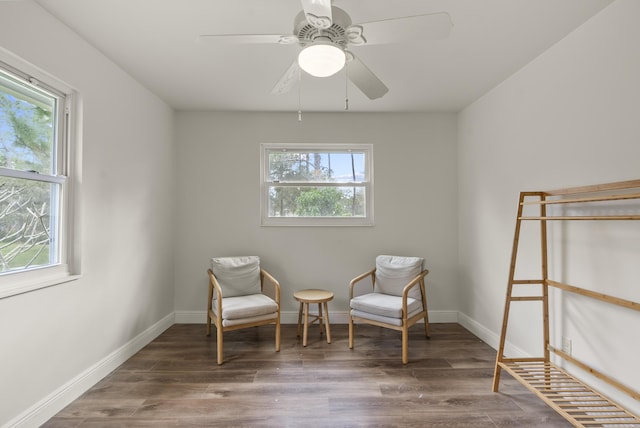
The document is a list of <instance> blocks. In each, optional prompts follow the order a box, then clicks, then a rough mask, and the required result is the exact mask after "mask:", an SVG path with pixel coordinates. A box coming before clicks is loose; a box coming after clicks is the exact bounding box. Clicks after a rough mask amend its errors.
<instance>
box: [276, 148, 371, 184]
mask: <svg viewBox="0 0 640 428" xmlns="http://www.w3.org/2000/svg"><path fill="white" fill-rule="evenodd" d="M268 156H269V171H268V174H269V177H268V180H269V181H272V182H282V183H285V182H333V183H352V182H356V183H361V182H363V181H365V180H366V170H365V154H364V153H363V152H322V151H313V152H305V151H295V152H293V151H269V152H268Z"/></svg>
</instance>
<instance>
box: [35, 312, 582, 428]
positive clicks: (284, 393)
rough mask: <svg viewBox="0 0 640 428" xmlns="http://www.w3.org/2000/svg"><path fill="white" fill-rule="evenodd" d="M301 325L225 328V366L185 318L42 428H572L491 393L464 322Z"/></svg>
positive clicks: (516, 394)
mask: <svg viewBox="0 0 640 428" xmlns="http://www.w3.org/2000/svg"><path fill="white" fill-rule="evenodd" d="M316 333H317V332H316V331H314V332H310V335H309V343H308V346H307V347H303V346H302V344H301V343H300V340H299V339H298V338H297V337H296V326H295V325H283V326H282V343H281V350H280V352H275V350H274V340H273V338H274V330H273V326H262V327H258V328H253V329H246V330H238V331H232V332H228V333H225V349H224V350H225V363H224V364H223V365H221V366H218V365H217V364H216V344H215V335H212V336H210V337H207V336H205V327H204V326H203V325H188V324H179V325H174V326H172V327H171V328H169V329H168V330H167V331H166V332H164V333H163V334H162V335H160V336H159V337H158V338H157V339H156V340H154V341H153V342H152V343H150V344H149V345H147V346H146V347H145V348H144V349H142V350H141V351H140V352H139V353H137V354H136V355H134V356H133V357H132V358H131V359H129V360H128V361H127V362H125V363H124V364H122V365H121V366H120V367H119V368H118V369H117V370H115V371H114V372H113V373H111V374H110V375H108V376H107V377H105V378H104V379H103V380H102V381H100V382H99V383H98V384H96V385H95V386H94V387H93V388H91V389H90V390H89V391H87V392H86V393H85V394H84V395H82V396H81V397H80V398H78V399H77V400H75V401H74V402H73V403H71V404H70V405H69V406H67V407H66V408H65V409H63V410H62V411H61V412H60V413H59V414H58V415H56V416H54V417H53V418H51V419H50V420H49V421H48V422H47V423H45V424H44V427H45V428H58V427H65V428H98V427H110V428H111V427H127V428H130V427H134V428H135V427H149V426H154V427H225V428H226V427H300V426H309V427H320V428H323V427H327V428H328V427H331V428H340V427H345V428H350V427H425V426H428V427H436V428H438V427H442V428H444V427H448V428H466V427H475V428H485V427H487V428H497V427H507V426H519V427H543V426H544V427H553V428H555V427H558V428H560V427H569V426H571V425H570V424H569V423H568V422H566V421H565V420H564V419H563V418H562V417H560V416H559V415H558V414H557V413H555V411H553V410H552V409H551V408H549V407H548V406H546V405H545V404H544V403H542V401H540V400H539V399H538V398H537V397H535V396H534V395H533V394H532V393H530V392H529V391H527V390H526V389H525V388H524V387H523V386H521V385H520V384H519V383H518V382H516V381H515V380H514V379H513V378H511V377H510V376H509V375H508V374H504V375H503V376H502V378H501V386H500V391H501V392H500V393H493V392H492V391H491V386H492V375H493V364H494V360H495V351H494V350H493V349H492V348H491V347H489V346H488V345H486V344H485V343H483V342H482V341H480V340H479V339H478V338H477V337H475V336H473V335H472V334H471V333H469V332H468V331H467V330H465V329H464V328H462V327H461V326H459V325H457V324H433V325H432V326H431V339H430V340H426V339H425V337H424V330H423V329H422V328H420V327H416V328H414V329H412V330H410V334H409V364H407V365H403V364H402V362H401V339H400V333H399V332H395V331H391V330H386V329H382V328H378V327H374V326H365V325H358V326H356V337H355V348H354V349H353V350H349V348H348V330H347V326H346V325H332V326H331V336H332V343H331V344H327V343H326V340H325V338H324V336H321V335H320V334H316Z"/></svg>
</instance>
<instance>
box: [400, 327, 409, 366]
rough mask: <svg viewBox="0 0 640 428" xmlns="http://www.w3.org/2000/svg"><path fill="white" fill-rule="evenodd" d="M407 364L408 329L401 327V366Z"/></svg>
mask: <svg viewBox="0 0 640 428" xmlns="http://www.w3.org/2000/svg"><path fill="white" fill-rule="evenodd" d="M408 362H409V328H408V327H407V326H406V325H405V326H403V327H402V364H407V363H408Z"/></svg>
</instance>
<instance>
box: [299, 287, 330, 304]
mask: <svg viewBox="0 0 640 428" xmlns="http://www.w3.org/2000/svg"><path fill="white" fill-rule="evenodd" d="M293 297H294V298H295V299H296V300H297V301H298V302H302V303H323V302H328V301H329V300H331V299H333V292H332V291H329V290H320V289H309V290H298V291H296V292H295V293H293Z"/></svg>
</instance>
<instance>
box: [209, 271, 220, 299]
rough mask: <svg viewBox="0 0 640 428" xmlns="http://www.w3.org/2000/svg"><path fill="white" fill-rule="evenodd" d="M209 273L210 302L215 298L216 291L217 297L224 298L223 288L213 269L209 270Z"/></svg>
mask: <svg viewBox="0 0 640 428" xmlns="http://www.w3.org/2000/svg"><path fill="white" fill-rule="evenodd" d="M207 273H208V274H209V300H212V299H213V298H214V291H215V294H216V295H218V296H220V297H222V287H220V284H219V283H218V280H217V279H216V276H215V275H214V274H213V271H212V270H211V269H207Z"/></svg>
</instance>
